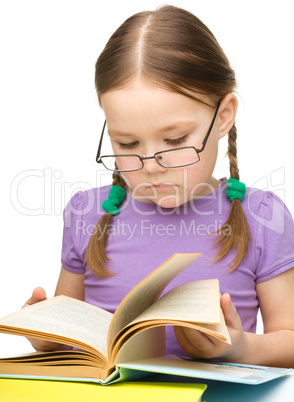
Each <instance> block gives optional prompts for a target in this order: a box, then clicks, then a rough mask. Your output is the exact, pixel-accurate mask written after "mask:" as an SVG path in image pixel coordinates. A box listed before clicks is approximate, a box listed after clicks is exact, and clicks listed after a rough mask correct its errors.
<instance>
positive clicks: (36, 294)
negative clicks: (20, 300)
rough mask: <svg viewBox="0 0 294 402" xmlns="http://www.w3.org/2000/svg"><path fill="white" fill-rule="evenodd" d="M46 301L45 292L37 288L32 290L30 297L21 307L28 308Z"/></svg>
mask: <svg viewBox="0 0 294 402" xmlns="http://www.w3.org/2000/svg"><path fill="white" fill-rule="evenodd" d="M45 299H46V292H45V290H44V289H43V288H41V287H37V288H35V289H34V290H33V293H32V296H31V297H30V298H29V299H28V300H27V301H26V303H25V305H24V306H23V307H27V306H30V305H32V304H35V303H38V302H40V301H42V300H45Z"/></svg>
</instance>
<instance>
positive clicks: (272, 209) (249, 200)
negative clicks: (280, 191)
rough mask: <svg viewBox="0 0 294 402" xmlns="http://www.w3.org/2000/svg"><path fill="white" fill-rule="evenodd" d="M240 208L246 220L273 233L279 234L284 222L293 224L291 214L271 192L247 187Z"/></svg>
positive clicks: (282, 202)
mask: <svg viewBox="0 0 294 402" xmlns="http://www.w3.org/2000/svg"><path fill="white" fill-rule="evenodd" d="M242 206H243V208H244V211H245V213H246V215H247V219H249V220H251V221H252V222H256V223H257V224H262V225H263V226H266V227H267V228H271V229H275V231H278V232H280V231H281V230H282V229H283V227H284V226H285V221H288V222H289V223H293V218H292V216H291V213H290V212H289V210H288V208H287V207H286V205H285V203H284V201H283V200H282V199H281V198H280V197H279V196H278V195H277V194H276V193H274V192H272V191H263V190H260V189H257V188H253V187H247V192H246V196H245V197H244V199H243V201H242Z"/></svg>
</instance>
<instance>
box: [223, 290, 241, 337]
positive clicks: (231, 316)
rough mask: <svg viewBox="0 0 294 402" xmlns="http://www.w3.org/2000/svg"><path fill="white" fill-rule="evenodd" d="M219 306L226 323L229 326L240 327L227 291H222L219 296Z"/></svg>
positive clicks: (239, 320)
mask: <svg viewBox="0 0 294 402" xmlns="http://www.w3.org/2000/svg"><path fill="white" fill-rule="evenodd" d="M221 308H222V310H223V313H224V317H225V321H226V324H227V325H228V326H229V327H231V328H236V329H240V326H241V327H242V324H241V319H240V317H239V315H238V313H237V310H236V307H235V306H234V303H233V302H232V300H231V296H230V295H229V294H228V293H224V294H223V295H222V297H221Z"/></svg>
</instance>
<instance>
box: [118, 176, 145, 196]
mask: <svg viewBox="0 0 294 402" xmlns="http://www.w3.org/2000/svg"><path fill="white" fill-rule="evenodd" d="M139 172H140V171H138V172H132V173H121V175H122V178H123V179H124V181H125V182H126V185H127V186H128V187H130V188H131V189H137V190H138V191H139V192H140V186H141V185H142V178H141V174H140V173H139Z"/></svg>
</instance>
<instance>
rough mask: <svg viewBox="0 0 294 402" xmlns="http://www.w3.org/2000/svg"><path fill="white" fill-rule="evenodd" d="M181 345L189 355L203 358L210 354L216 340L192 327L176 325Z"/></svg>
mask: <svg viewBox="0 0 294 402" xmlns="http://www.w3.org/2000/svg"><path fill="white" fill-rule="evenodd" d="M175 333H176V337H177V339H178V342H179V345H180V346H181V347H182V349H183V350H184V351H185V353H187V354H188V355H189V356H193V357H195V358H201V357H203V356H206V355H207V356H210V353H211V351H212V350H213V348H214V340H212V339H211V338H210V337H209V336H207V335H206V334H203V333H201V332H200V331H197V330H195V329H192V328H182V327H175Z"/></svg>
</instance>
